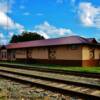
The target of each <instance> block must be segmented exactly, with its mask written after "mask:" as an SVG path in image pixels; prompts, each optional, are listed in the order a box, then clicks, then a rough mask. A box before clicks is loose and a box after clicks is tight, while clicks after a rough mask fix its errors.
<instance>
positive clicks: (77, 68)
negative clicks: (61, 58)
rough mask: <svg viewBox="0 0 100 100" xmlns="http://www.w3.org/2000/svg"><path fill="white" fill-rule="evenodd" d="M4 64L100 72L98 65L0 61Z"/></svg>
mask: <svg viewBox="0 0 100 100" xmlns="http://www.w3.org/2000/svg"><path fill="white" fill-rule="evenodd" d="M0 63H4V64H17V65H21V66H26V67H29V66H31V67H43V68H49V69H53V70H64V71H76V72H77V71H78V72H90V73H100V66H98V67H95V66H94V67H70V66H62V65H51V64H23V63H17V62H0Z"/></svg>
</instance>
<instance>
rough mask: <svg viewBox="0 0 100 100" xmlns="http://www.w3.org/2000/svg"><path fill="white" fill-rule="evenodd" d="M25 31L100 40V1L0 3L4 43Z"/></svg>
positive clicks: (4, 0) (16, 0)
mask: <svg viewBox="0 0 100 100" xmlns="http://www.w3.org/2000/svg"><path fill="white" fill-rule="evenodd" d="M23 31H28V32H37V33H39V34H40V35H42V36H44V37H45V38H46V39H48V38H59V37H66V36H72V35H78V36H82V37H87V38H96V39H100V0H0V44H7V43H8V42H9V40H10V39H11V37H12V36H13V35H14V34H16V35H17V34H21V33H22V32H23Z"/></svg>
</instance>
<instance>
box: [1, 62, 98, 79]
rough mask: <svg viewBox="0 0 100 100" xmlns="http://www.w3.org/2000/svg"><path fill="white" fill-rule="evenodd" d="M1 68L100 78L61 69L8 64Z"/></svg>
mask: <svg viewBox="0 0 100 100" xmlns="http://www.w3.org/2000/svg"><path fill="white" fill-rule="evenodd" d="M0 66H3V67H13V68H18V69H27V70H36V71H42V72H50V73H59V74H65V75H66V74H67V75H75V76H83V77H91V78H100V73H89V72H79V71H68V70H67V71H65V70H59V69H56V70H55V69H50V68H46V67H45V66H44V67H37V66H36V67H35V66H28V65H19V64H6V63H0Z"/></svg>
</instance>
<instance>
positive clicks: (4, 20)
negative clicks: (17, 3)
mask: <svg viewBox="0 0 100 100" xmlns="http://www.w3.org/2000/svg"><path fill="white" fill-rule="evenodd" d="M13 1H14V0H9V3H10V5H8V2H7V1H6V0H1V1H0V27H1V28H3V29H17V30H20V29H22V28H24V27H23V26H22V25H20V24H19V23H16V22H14V21H13V19H12V18H10V17H9V16H8V15H7V13H9V12H10V11H11V4H13Z"/></svg>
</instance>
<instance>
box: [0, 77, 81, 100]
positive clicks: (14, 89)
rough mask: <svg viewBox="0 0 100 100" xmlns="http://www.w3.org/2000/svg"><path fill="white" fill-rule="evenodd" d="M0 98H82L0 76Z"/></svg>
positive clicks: (73, 99) (69, 99)
mask: <svg viewBox="0 0 100 100" xmlns="http://www.w3.org/2000/svg"><path fill="white" fill-rule="evenodd" d="M0 100H83V99H81V98H78V97H72V96H69V95H67V94H66V95H63V94H60V93H55V92H52V91H48V90H45V89H42V88H38V87H33V86H31V85H30V84H21V83H18V82H15V81H12V80H8V79H4V78H2V77H0Z"/></svg>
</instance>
